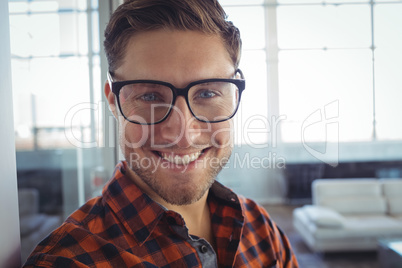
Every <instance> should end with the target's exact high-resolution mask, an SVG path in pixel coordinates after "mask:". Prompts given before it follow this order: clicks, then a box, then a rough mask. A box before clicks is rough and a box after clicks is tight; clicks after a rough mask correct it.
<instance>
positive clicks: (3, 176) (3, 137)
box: [0, 1, 21, 267]
mask: <svg viewBox="0 0 402 268" xmlns="http://www.w3.org/2000/svg"><path fill="white" fill-rule="evenodd" d="M0 36H1V41H0V74H1V79H0V126H1V131H0V148H1V154H0V181H1V187H0V241H1V243H0V267H20V266H21V264H20V262H21V261H20V230H19V219H18V193H17V173H16V163H15V141H14V121H13V100H12V90H11V62H10V41H9V40H10V30H9V19H8V1H0Z"/></svg>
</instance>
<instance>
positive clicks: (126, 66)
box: [115, 29, 234, 83]
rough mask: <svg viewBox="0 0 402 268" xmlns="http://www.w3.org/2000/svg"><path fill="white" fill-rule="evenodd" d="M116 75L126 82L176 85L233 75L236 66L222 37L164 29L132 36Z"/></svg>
mask: <svg viewBox="0 0 402 268" xmlns="http://www.w3.org/2000/svg"><path fill="white" fill-rule="evenodd" d="M115 73H116V76H117V77H118V78H121V79H125V80H126V79H157V80H164V81H168V82H171V83H174V82H175V80H180V79H181V80H185V79H187V80H188V81H187V82H191V81H193V80H198V79H204V78H211V77H220V76H221V77H228V76H231V75H233V73H234V65H233V63H232V61H231V58H230V56H229V52H228V51H227V49H226V47H225V45H224V42H223V40H222V38H221V37H220V36H219V35H216V34H205V33H201V32H197V31H178V30H166V29H164V30H155V31H148V32H141V33H137V34H135V35H134V36H133V37H131V39H130V41H129V43H128V45H127V47H126V51H125V56H124V59H123V62H122V64H121V66H120V67H119V68H117V70H116V72H115ZM183 82H184V81H183Z"/></svg>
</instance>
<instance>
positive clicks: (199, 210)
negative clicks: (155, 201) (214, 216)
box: [162, 192, 214, 246]
mask: <svg viewBox="0 0 402 268" xmlns="http://www.w3.org/2000/svg"><path fill="white" fill-rule="evenodd" d="M207 197H208V192H206V193H205V195H204V196H203V197H202V198H201V199H200V200H198V201H197V202H195V203H193V204H190V205H185V206H175V205H172V204H168V203H166V202H163V203H162V205H163V206H165V207H166V208H167V209H169V210H172V211H175V212H177V213H179V214H180V215H181V216H182V217H183V219H184V221H185V222H186V225H187V228H188V231H189V234H191V235H196V236H198V237H200V238H204V239H205V240H207V241H208V242H209V243H210V244H211V245H212V246H213V245H214V236H213V233H212V228H211V216H210V213H209V207H208V203H207Z"/></svg>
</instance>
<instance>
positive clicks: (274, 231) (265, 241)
mask: <svg viewBox="0 0 402 268" xmlns="http://www.w3.org/2000/svg"><path fill="white" fill-rule="evenodd" d="M239 201H240V204H241V207H242V210H243V215H244V230H243V236H244V237H245V238H246V239H247V241H251V243H252V244H258V245H259V246H260V247H262V249H263V250H268V249H269V250H272V251H273V254H274V255H276V256H277V257H276V259H277V261H278V263H279V264H281V265H282V266H281V267H298V264H297V261H296V258H295V255H294V253H293V251H292V248H291V245H290V242H289V240H288V238H287V236H286V235H285V233H284V232H283V231H282V230H281V229H280V228H279V227H278V226H277V225H276V223H275V222H274V220H273V219H272V218H271V217H270V215H269V214H268V212H267V211H266V210H265V209H264V207H262V206H261V205H259V204H257V203H256V202H255V201H253V200H251V199H247V198H244V197H241V196H240V197H239Z"/></svg>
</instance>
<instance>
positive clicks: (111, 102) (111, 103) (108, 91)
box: [104, 81, 117, 119]
mask: <svg viewBox="0 0 402 268" xmlns="http://www.w3.org/2000/svg"><path fill="white" fill-rule="evenodd" d="M104 91H105V96H106V99H107V102H108V103H109V110H110V111H111V112H112V113H113V116H114V118H116V119H117V110H116V102H115V95H114V94H113V92H112V90H111V88H110V84H109V82H108V81H106V83H105V88H104Z"/></svg>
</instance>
